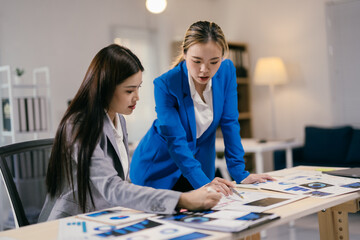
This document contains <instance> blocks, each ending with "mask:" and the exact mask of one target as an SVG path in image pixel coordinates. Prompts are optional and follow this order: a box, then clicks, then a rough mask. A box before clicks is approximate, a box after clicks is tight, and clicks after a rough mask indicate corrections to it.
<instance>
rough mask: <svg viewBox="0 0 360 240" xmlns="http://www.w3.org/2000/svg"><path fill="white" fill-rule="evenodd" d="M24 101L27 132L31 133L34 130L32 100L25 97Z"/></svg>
mask: <svg viewBox="0 0 360 240" xmlns="http://www.w3.org/2000/svg"><path fill="white" fill-rule="evenodd" d="M25 101H26V107H27V121H28V131H29V132H33V131H34V130H35V123H34V103H33V98H32V97H27V98H25Z"/></svg>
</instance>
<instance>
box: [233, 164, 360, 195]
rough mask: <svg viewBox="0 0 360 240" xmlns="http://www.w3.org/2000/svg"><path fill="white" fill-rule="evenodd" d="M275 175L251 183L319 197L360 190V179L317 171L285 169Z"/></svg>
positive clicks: (295, 193) (271, 188)
mask: <svg viewBox="0 0 360 240" xmlns="http://www.w3.org/2000/svg"><path fill="white" fill-rule="evenodd" d="M274 177H275V178H276V179H277V181H268V182H265V183H256V184H250V185H252V186H253V188H260V189H267V190H273V191H279V192H284V193H290V194H294V195H302V196H310V197H317V198H328V197H334V196H338V195H341V194H346V193H350V192H355V191H359V190H360V179H355V178H346V177H337V176H331V175H328V174H323V173H321V172H317V171H302V170H297V171H296V170H294V169H292V170H291V171H288V172H286V170H284V171H280V172H279V173H278V175H277V176H274ZM241 185H242V184H239V185H238V186H239V187H241ZM245 187H247V186H245Z"/></svg>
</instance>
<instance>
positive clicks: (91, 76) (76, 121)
mask: <svg viewBox="0 0 360 240" xmlns="http://www.w3.org/2000/svg"><path fill="white" fill-rule="evenodd" d="M139 71H144V68H143V66H142V65H141V62H140V60H139V59H138V58H137V57H136V56H135V54H133V53H132V52H131V51H130V50H129V49H127V48H125V47H122V46H119V45H116V44H112V45H109V46H108V47H105V48H103V49H101V50H100V51H99V52H98V53H97V54H96V56H95V57H94V59H93V60H92V61H91V63H90V66H89V68H88V70H87V72H86V75H85V77H84V80H83V82H82V84H81V86H80V88H79V90H78V92H77V93H76V95H75V97H74V98H73V100H72V101H71V103H70V105H69V107H68V109H67V110H66V112H65V115H64V117H63V118H62V120H61V122H60V125H59V127H58V129H57V132H56V135H55V140H54V145H53V148H52V152H51V156H50V162H49V166H48V171H47V175H46V186H47V191H48V193H49V194H50V196H51V197H55V196H57V195H58V194H60V193H61V190H62V188H63V187H64V183H65V180H67V182H68V184H69V187H71V189H72V190H73V192H75V191H74V189H75V188H74V181H73V177H74V176H73V175H72V172H73V165H72V160H71V159H72V156H73V154H74V153H75V152H76V153H77V169H76V179H77V190H78V196H77V197H78V201H79V204H80V208H81V210H82V211H83V212H85V211H86V201H87V200H86V199H87V198H86V196H87V193H89V195H90V199H91V202H92V205H93V206H95V204H94V201H93V197H92V193H91V188H90V183H89V180H90V165H91V162H90V161H91V156H92V154H93V152H94V150H95V147H96V144H97V143H98V141H99V138H100V134H101V132H102V129H103V125H104V115H105V114H106V113H105V111H106V110H108V108H109V104H110V101H111V99H112V97H113V95H114V91H115V88H116V86H117V85H118V84H121V83H122V82H124V80H125V79H127V78H128V77H130V76H131V75H133V74H135V73H137V72H139ZM69 123H70V125H71V126H73V128H72V129H71V131H69V129H68V128H69ZM74 146H77V150H76V151H75V152H74ZM74 198H75V193H74Z"/></svg>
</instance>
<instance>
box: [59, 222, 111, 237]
mask: <svg viewBox="0 0 360 240" xmlns="http://www.w3.org/2000/svg"><path fill="white" fill-rule="evenodd" d="M113 228H115V226H110V225H106V224H100V223H97V222H91V221H85V220H83V219H79V218H77V217H70V218H63V219H60V220H59V231H58V238H57V239H58V240H85V239H91V237H92V236H93V235H95V234H97V233H101V232H104V231H109V230H110V229H113Z"/></svg>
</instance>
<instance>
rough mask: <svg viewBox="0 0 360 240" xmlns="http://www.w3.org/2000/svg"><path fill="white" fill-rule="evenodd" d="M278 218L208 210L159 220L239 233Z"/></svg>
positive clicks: (169, 216)
mask: <svg viewBox="0 0 360 240" xmlns="http://www.w3.org/2000/svg"><path fill="white" fill-rule="evenodd" d="M277 218H279V217H278V216H277V215H276V214H273V213H257V212H246V211H228V210H208V211H196V212H192V211H183V212H180V213H177V214H172V215H165V216H163V217H160V218H159V219H160V220H165V221H169V222H172V223H176V224H179V225H183V226H187V227H192V228H199V229H206V230H214V231H222V232H239V231H242V230H244V229H247V228H250V227H253V226H257V225H258V224H261V223H264V222H268V221H271V220H274V219H277Z"/></svg>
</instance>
